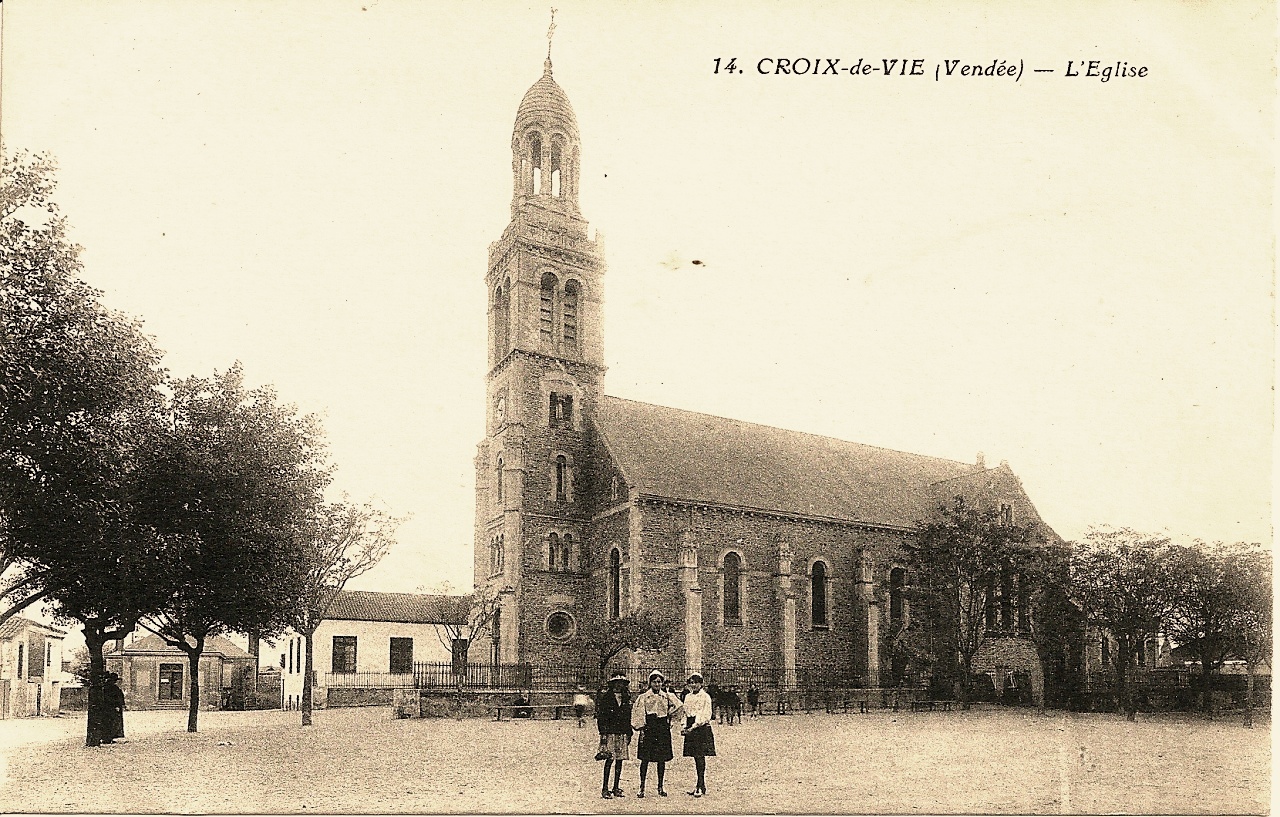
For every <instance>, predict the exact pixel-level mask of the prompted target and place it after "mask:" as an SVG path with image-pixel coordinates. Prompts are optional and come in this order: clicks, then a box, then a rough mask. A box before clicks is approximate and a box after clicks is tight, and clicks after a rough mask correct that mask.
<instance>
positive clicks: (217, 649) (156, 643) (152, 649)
mask: <svg viewBox="0 0 1280 817" xmlns="http://www.w3.org/2000/svg"><path fill="white" fill-rule="evenodd" d="M118 652H121V651H118V650H116V648H115V646H114V645H112V646H110V647H108V648H107V649H105V650H103V654H104V655H116V654H117V653H118ZM122 652H123V653H124V654H125V655H139V654H143V653H166V654H172V655H181V656H183V657H184V658H185V657H186V653H184V652H183V651H182V650H180V649H178V648H177V647H171V646H169V645H168V644H166V643H164V639H162V638H160V636H158V635H156V634H155V633H151V634H150V635H147V636H145V637H143V638H139V639H138V640H137V641H134V642H133V643H132V644H128V645H126V646H125V648H124V650H123V651H122ZM204 654H205V655H215V656H216V655H220V656H222V657H223V658H253V656H252V655H250V654H249V653H247V652H245V651H244V650H242V649H240V647H238V646H236V645H235V644H234V643H233V642H232V641H230V640H229V639H227V638H224V637H222V636H220V635H215V636H212V637H210V638H207V639H205V642H204Z"/></svg>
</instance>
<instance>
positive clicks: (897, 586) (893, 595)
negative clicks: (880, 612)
mask: <svg viewBox="0 0 1280 817" xmlns="http://www.w3.org/2000/svg"><path fill="white" fill-rule="evenodd" d="M906 583H907V571H905V570H903V569H902V568H900V567H895V568H894V569H893V570H891V571H889V621H890V622H892V623H893V624H901V623H902V614H903V601H902V588H903V586H904V585H905V584H906Z"/></svg>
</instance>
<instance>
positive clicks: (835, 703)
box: [827, 698, 867, 715]
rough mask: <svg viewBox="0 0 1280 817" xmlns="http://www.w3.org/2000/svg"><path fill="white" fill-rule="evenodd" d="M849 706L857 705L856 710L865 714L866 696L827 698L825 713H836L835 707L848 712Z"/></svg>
mask: <svg viewBox="0 0 1280 817" xmlns="http://www.w3.org/2000/svg"><path fill="white" fill-rule="evenodd" d="M851 706H856V707H858V712H860V713H862V714H863V715H865V714H867V699H866V698H839V699H836V700H828V701H827V714H829V715H834V714H835V713H836V708H837V707H838V708H839V709H840V711H841V712H843V713H846V714H847V713H848V712H849V707H851Z"/></svg>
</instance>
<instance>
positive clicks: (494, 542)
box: [489, 533, 506, 574]
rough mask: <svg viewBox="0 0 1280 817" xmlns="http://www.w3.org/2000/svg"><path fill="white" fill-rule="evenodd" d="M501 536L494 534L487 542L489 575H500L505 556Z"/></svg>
mask: <svg viewBox="0 0 1280 817" xmlns="http://www.w3.org/2000/svg"><path fill="white" fill-rule="evenodd" d="M502 536H503V535H502V534H501V533H498V534H494V536H493V538H492V539H490V540H489V573H490V574H496V573H501V572H502V569H503V567H504V562H505V560H506V554H505V553H504V552H503V542H502Z"/></svg>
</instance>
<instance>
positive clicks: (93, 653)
mask: <svg viewBox="0 0 1280 817" xmlns="http://www.w3.org/2000/svg"><path fill="white" fill-rule="evenodd" d="M106 643H107V638H106V635H105V633H103V631H102V628H101V627H99V626H97V625H95V624H92V623H90V622H87V621H86V622H85V623H84V644H85V647H86V648H87V649H88V650H89V721H88V723H87V724H86V726H85V737H84V745H85V746H100V745H101V744H102V724H103V722H104V720H105V716H106V711H105V710H106V701H104V700H103V695H102V678H103V675H105V674H106V671H107V661H106V658H104V657H103V655H102V648H103V646H105V645H106Z"/></svg>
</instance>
